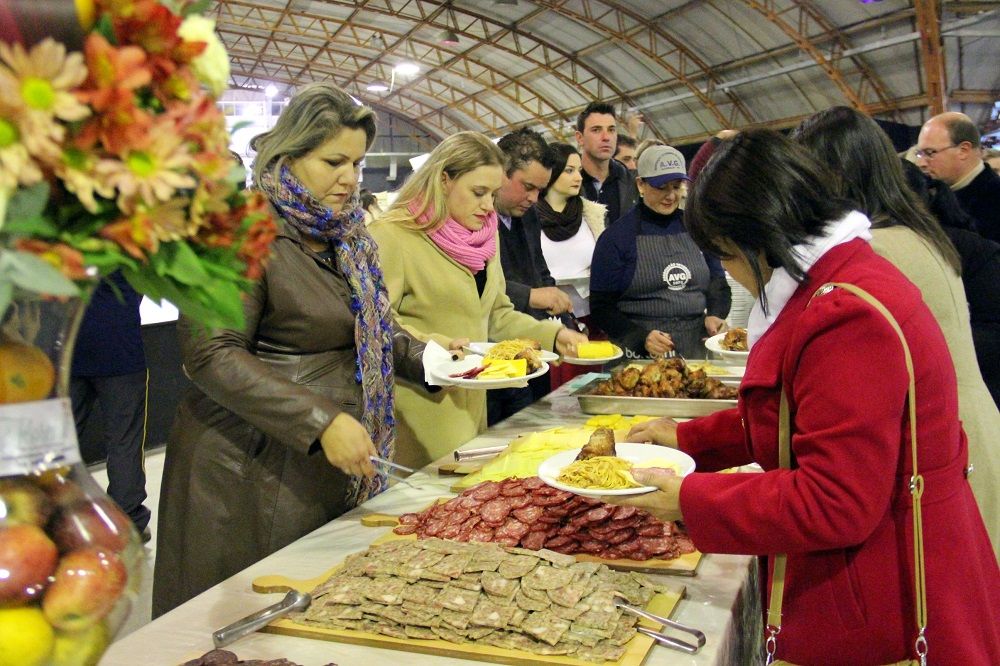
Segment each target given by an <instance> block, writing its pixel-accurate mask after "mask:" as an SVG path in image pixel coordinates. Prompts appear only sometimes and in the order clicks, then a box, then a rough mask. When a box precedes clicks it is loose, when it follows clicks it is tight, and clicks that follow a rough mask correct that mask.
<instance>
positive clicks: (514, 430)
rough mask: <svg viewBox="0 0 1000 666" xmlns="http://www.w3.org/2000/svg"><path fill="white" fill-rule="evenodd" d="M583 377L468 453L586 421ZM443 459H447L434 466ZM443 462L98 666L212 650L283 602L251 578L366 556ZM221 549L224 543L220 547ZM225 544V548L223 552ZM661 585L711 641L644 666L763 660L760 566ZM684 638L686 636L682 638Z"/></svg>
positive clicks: (166, 660)
mask: <svg viewBox="0 0 1000 666" xmlns="http://www.w3.org/2000/svg"><path fill="white" fill-rule="evenodd" d="M588 379H589V377H588V376H587V375H584V376H582V377H578V378H576V380H574V382H571V383H570V384H568V385H566V386H563V387H562V388H560V389H559V390H557V391H555V392H554V393H552V394H551V395H549V396H548V397H547V398H545V399H544V400H541V401H539V402H538V403H536V404H535V405H533V406H531V407H530V408H528V409H526V410H524V411H522V412H520V413H518V414H516V415H515V416H514V417H512V418H510V419H508V420H506V421H504V422H502V423H500V424H498V425H497V426H494V427H493V428H491V429H490V430H488V431H487V432H486V433H484V434H483V435H481V436H479V437H477V438H476V439H474V440H472V441H470V442H468V443H467V444H466V445H465V446H464V447H462V448H479V447H484V446H495V445H498V444H507V443H508V442H510V441H511V440H512V439H513V438H515V437H516V436H518V435H520V434H523V433H527V432H532V431H538V430H544V429H547V428H552V427H556V426H560V425H582V424H583V423H584V422H585V421H586V420H587V418H589V417H588V416H587V415H585V414H582V413H581V412H580V410H579V407H578V405H577V401H576V399H575V398H573V397H571V396H570V392H571V391H572V390H573V387H574V386H579V385H582V384H583V383H586V381H587V380H588ZM440 462H445V461H444V460H442V461H438V463H440ZM436 468H437V463H435V464H432V465H430V466H428V467H427V468H425V469H423V470H421V471H420V472H418V473H417V474H415V475H413V476H412V477H410V480H411V482H412V483H413V484H414V485H416V486H419V488H420V489H419V490H417V489H414V488H410V487H407V486H406V485H402V484H396V485H394V487H393V488H391V489H390V490H389V491H387V492H385V493H383V494H382V495H380V496H378V497H376V498H374V499H372V500H370V501H369V502H367V503H365V504H364V505H363V506H361V507H358V508H357V509H355V510H354V511H351V512H350V513H347V514H345V515H344V516H341V517H340V518H338V519H337V520H334V521H332V522H331V523H328V524H327V525H325V526H323V527H321V528H319V529H318V530H316V531H314V532H312V533H311V534H309V535H307V536H305V537H303V538H301V539H299V540H298V541H296V542H294V543H292V544H290V545H289V546H287V547H285V548H284V549H282V550H280V551H278V552H276V553H274V554H272V555H270V556H269V557H266V558H265V559H263V560H261V561H260V562H258V563H256V564H254V565H253V566H251V567H249V568H247V569H245V570H244V571H242V572H240V573H239V574H237V575H235V576H233V577H232V578H230V579H228V580H226V581H224V582H222V583H220V584H219V585H216V586H215V587H213V588H211V589H209V590H207V591H206V592H204V593H203V594H201V595H199V596H197V597H195V598H194V599H192V600H190V601H188V602H187V603H185V604H183V605H182V606H180V607H178V608H176V609H174V610H173V611H172V612H170V613H168V614H166V615H164V616H162V617H160V618H158V619H156V620H154V621H153V622H151V623H150V624H148V625H146V626H145V627H142V628H141V629H139V630H137V631H135V632H134V633H132V634H129V635H128V636H125V637H124V638H122V639H121V640H119V641H118V642H116V643H115V644H114V645H112V646H111V647H110V649H109V650H108V652H107V653H106V654H105V656H104V658H103V659H102V660H101V662H100V663H101V666H134V665H135V664H137V663H142V664H145V665H147V666H156V665H161V664H162V665H163V666H175V665H177V664H181V663H183V662H184V661H187V660H189V659H193V658H195V657H198V656H200V655H202V654H204V653H205V652H207V651H209V650H211V649H212V647H213V646H212V632H213V631H214V630H216V629H219V628H221V627H223V626H225V625H227V624H229V623H231V622H233V621H235V620H237V619H239V618H241V617H243V616H245V615H248V614H250V613H251V612H253V611H255V610H258V609H260V608H263V607H264V606H267V605H270V604H272V603H275V602H276V601H278V600H280V599H281V597H282V596H283V595H281V594H258V593H255V592H254V591H253V590H252V589H251V583H252V581H253V580H254V579H255V578H257V577H259V576H264V575H268V574H282V575H285V576H288V577H290V578H296V579H308V578H312V577H314V576H317V575H319V574H322V573H323V572H325V571H327V570H329V569H330V568H331V567H333V566H334V565H335V564H337V563H338V562H340V561H342V560H343V559H344V558H345V557H346V556H347V555H349V554H351V553H354V552H358V551H361V550H364V549H365V548H367V547H368V546H369V545H370V544H371V542H372V541H374V540H375V539H377V538H378V537H380V536H382V535H383V534H385V533H386V532H387V531H388V530H389V529H390V528H371V527H364V526H362V525H361V523H360V522H359V521H360V518H361V517H362V516H363V515H365V514H367V513H388V514H396V515H398V514H401V513H405V512H408V511H415V510H417V509H420V508H423V507H424V506H427V505H428V504H429V503H430V502H431V501H432V500H433V499H435V498H437V497H440V496H442V495H448V494H449V493H450V491H449V487H450V486H451V484H452V483H453V482H454V477H447V476H438V475H437V472H436ZM217 547H218V546H217ZM222 547H224V546H222ZM653 578H654V579H656V580H657V581H658V582H661V583H668V584H669V583H677V584H682V585H684V586H686V588H687V596H686V597H685V598H684V599H683V600H682V601H681V602H680V605H679V606H678V608H677V610H676V612H675V614H674V619H676V620H678V621H680V622H683V623H685V624H688V625H691V626H693V627H696V628H698V629H701V630H702V631H704V632H705V634H706V635H707V637H708V642H707V644H706V645H705V647H704V648H702V649H701V651H700V652H699V653H698V654H697V655H686V654H683V653H681V652H677V651H674V650H671V649H668V648H665V647H662V646H656V647H654V648H653V650H652V652H650V654H649V658H648V659H647V661H646V663H647V664H651V665H657V664H682V665H691V666H694V665H707V664H717V665H720V666H721V665H729V664H745V663H759V654H760V643H761V641H760V636H761V613H760V594H759V581H758V568H757V560H756V558H753V557H746V556H736V555H707V556H705V557H704V558H703V559H702V561H701V563H700V564H699V566H698V569H697V574H696V575H695V576H694V577H682V576H654V577H653ZM681 636H682V637H684V636H685V635H683V634H682V635H681ZM227 649H229V650H231V651H233V652H235V653H236V654H237V655H239V657H240V658H241V659H275V658H278V657H285V658H288V659H291V660H292V661H294V662H296V663H298V664H302V665H303V666H321V665H324V664H330V663H337V664H340V666H344V665H345V664H362V663H363V664H366V665H370V666H374V665H376V664H404V663H405V664H407V666H410V665H414V666H420V665H427V666H430V665H432V664H433V665H434V666H461V664H467V663H470V662H469V661H467V660H463V659H453V658H445V657H440V656H431V655H422V654H417V653H413V652H400V651H396V650H384V649H375V648H371V647H364V646H360V645H349V644H346V643H335V642H328V641H319V640H312V639H307V638H294V637H288V636H279V635H276V634H269V633H256V634H253V635H250V636H247V637H245V638H243V639H241V640H239V641H237V642H235V643H234V644H232V645H231V646H229V647H228V648H227Z"/></svg>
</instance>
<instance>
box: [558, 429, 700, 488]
mask: <svg viewBox="0 0 1000 666" xmlns="http://www.w3.org/2000/svg"><path fill="white" fill-rule="evenodd" d="M615 451H616V452H617V453H618V457H619V458H624V459H625V460H628V461H629V462H631V463H632V464H633V465H638V466H641V467H656V466H657V463H658V462H659V463H660V464H661V465H662V466H665V465H667V464H670V465H676V466H677V467H678V468H680V472H679V473H678V476H687V475H688V474H690V473H691V472H693V471H694V459H693V458H692V457H691V456H689V455H688V454H686V453H684V452H682V451H678V450H677V449H670V448H667V447H665V446H657V445H655V444H634V443H628V442H619V443H617V444H615ZM579 454H580V449H573V450H571V451H561V452H559V453H557V454H555V455H554V456H552V457H551V458H549V459H547V460H546V461H545V462H543V463H542V464H541V465H539V466H538V477H539V478H540V479H541V480H542V481H544V482H545V483H547V484H548V485H550V486H552V487H553V488H558V489H559V490H565V491H568V492H571V493H575V494H577V495H586V496H588V497H600V496H601V495H642V494H643V493H650V492H653V491H654V490H656V488H655V487H653V486H639V487H638V488H616V489H613V490H609V489H605V488H577V487H576V486H567V485H566V484H565V483H560V482H559V481H558V479H559V473H560V472H561V471H562V468H563V467H566V466H567V465H569V464H570V463H571V462H573V461H574V460H576V457H577V456H578V455H579Z"/></svg>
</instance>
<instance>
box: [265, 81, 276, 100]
mask: <svg viewBox="0 0 1000 666" xmlns="http://www.w3.org/2000/svg"><path fill="white" fill-rule="evenodd" d="M277 94H278V86H276V85H274V84H273V83H269V84H267V87H265V88H264V95H266V96H267V97H274V96H275V95H277Z"/></svg>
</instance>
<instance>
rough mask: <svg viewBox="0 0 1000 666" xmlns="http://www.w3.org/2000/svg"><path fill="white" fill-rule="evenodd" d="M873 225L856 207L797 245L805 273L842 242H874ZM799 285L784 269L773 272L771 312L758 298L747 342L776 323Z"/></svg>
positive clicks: (795, 249)
mask: <svg viewBox="0 0 1000 666" xmlns="http://www.w3.org/2000/svg"><path fill="white" fill-rule="evenodd" d="M871 226H872V223H871V222H870V221H869V220H868V217H867V216H865V214H864V213H862V212H860V211H856V210H853V211H851V212H850V213H848V214H847V215H845V216H844V217H843V218H841V219H839V220H837V221H836V222H831V223H829V224H828V225H827V226H826V229H825V230H824V234H823V235H822V236H815V237H813V238H810V239H809V240H807V241H806V242H805V243H802V244H801V245H795V246H793V247H792V254H794V255H795V256H796V257H797V258H798V264H799V267H800V268H801V269H802V272H803V273H808V272H809V269H810V268H812V267H813V264H815V263H816V262H817V261H819V258H820V257H822V256H823V255H824V254H826V253H827V252H829V251H830V250H831V249H833V248H834V247H836V246H838V245H840V244H841V243H846V242H847V241H850V240H853V239H855V238H863V239H864V240H866V241H870V240H871V239H872V234H871V232H870V231H869V229H870V228H871ZM799 284H800V283H799V282H797V281H796V280H795V278H793V277H792V276H791V275H789V274H788V271H786V270H785V269H784V268H776V269H774V272H773V273H771V279H770V280H768V281H767V284H766V285H764V295H765V296H766V297H767V310H768V313H767V314H766V315H765V314H764V308H763V307H762V306H761V299H760V297H758V298H757V300H756V301H754V304H753V308H751V310H750V319H749V321H748V322H747V342H748V343H749V345H750V346H751V347H752V346H753V344H754V343H755V342H757V341H758V340H760V338H761V336H763V335H764V333H765V332H767V329H769V328H770V327H771V324H773V323H774V320H775V319H777V318H778V315H779V314H781V310H782V309H783V308H784V307H785V305H786V304H787V303H788V300H789V299H790V298H791V297H792V294H794V293H795V291H796V290H797V289H798V288H799Z"/></svg>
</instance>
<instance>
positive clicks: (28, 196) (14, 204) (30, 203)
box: [5, 181, 49, 224]
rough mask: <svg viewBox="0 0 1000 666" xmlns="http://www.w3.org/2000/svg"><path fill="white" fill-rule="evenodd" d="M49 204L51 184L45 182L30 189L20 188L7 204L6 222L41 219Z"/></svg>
mask: <svg viewBox="0 0 1000 666" xmlns="http://www.w3.org/2000/svg"><path fill="white" fill-rule="evenodd" d="M48 202H49V184H48V183H46V182H44V181H43V182H41V183H38V184H36V185H32V186H30V187H21V188H18V190H17V191H16V192H14V196H12V197H11V198H10V201H9V202H7V217H6V220H7V221H8V222H10V221H14V220H22V219H30V218H34V217H41V216H42V213H43V212H44V211H45V206H46V204H48ZM5 224H6V222H5Z"/></svg>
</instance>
